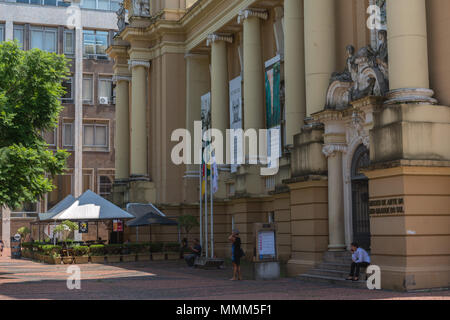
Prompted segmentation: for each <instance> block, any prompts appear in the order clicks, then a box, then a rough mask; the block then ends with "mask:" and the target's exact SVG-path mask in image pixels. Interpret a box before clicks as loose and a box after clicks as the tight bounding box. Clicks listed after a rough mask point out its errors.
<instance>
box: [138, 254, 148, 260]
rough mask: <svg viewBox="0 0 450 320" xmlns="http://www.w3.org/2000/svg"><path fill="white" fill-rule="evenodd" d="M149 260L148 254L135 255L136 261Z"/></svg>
mask: <svg viewBox="0 0 450 320" xmlns="http://www.w3.org/2000/svg"><path fill="white" fill-rule="evenodd" d="M150 260H151V256H150V253H147V254H145V253H140V254H138V255H137V261H150Z"/></svg>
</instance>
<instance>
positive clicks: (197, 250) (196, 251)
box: [184, 239, 202, 267]
mask: <svg viewBox="0 0 450 320" xmlns="http://www.w3.org/2000/svg"><path fill="white" fill-rule="evenodd" d="M191 250H192V253H191V254H188V255H186V256H184V260H186V263H187V265H188V266H189V267H193V266H194V263H195V258H197V257H200V256H201V255H202V246H201V245H200V241H198V239H194V246H192V247H191Z"/></svg>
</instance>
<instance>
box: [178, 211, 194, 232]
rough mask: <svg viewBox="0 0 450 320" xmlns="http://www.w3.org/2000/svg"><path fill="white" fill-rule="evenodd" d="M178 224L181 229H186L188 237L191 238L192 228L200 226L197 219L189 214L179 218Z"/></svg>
mask: <svg viewBox="0 0 450 320" xmlns="http://www.w3.org/2000/svg"><path fill="white" fill-rule="evenodd" d="M178 223H179V225H180V228H183V229H184V231H185V233H186V237H187V236H189V232H190V231H191V230H192V228H194V227H198V226H199V223H198V221H197V218H196V217H194V216H191V215H188V214H187V215H184V216H179V217H178Z"/></svg>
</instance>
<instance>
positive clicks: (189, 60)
mask: <svg viewBox="0 0 450 320" xmlns="http://www.w3.org/2000/svg"><path fill="white" fill-rule="evenodd" d="M185 58H186V129H187V130H188V131H189V132H190V133H191V139H192V141H194V140H193V139H194V122H195V121H201V97H202V96H203V95H204V94H206V93H208V92H209V91H210V71H209V56H208V55H206V54H187V55H186V56H185ZM200 134H201V132H200ZM194 152H195V148H194V143H192V144H191V159H192V163H194V160H195V158H194ZM200 156H201V155H199V156H198V161H199V160H200ZM199 167H200V166H199V165H198V164H197V165H195V164H189V165H186V172H185V175H184V195H183V199H184V201H185V202H188V203H193V202H196V201H198V189H197V188H198V179H199V178H198V175H199V169H200V168H199Z"/></svg>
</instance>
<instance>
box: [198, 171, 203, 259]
mask: <svg viewBox="0 0 450 320" xmlns="http://www.w3.org/2000/svg"><path fill="white" fill-rule="evenodd" d="M199 181H200V189H199V192H200V201H199V202H200V220H199V222H200V245H201V246H202V251H203V247H204V245H203V228H202V225H203V208H202V207H203V201H202V200H203V199H202V191H203V188H202V185H203V164H201V165H200V171H199ZM200 254H201V255H203V253H202V252H200Z"/></svg>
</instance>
